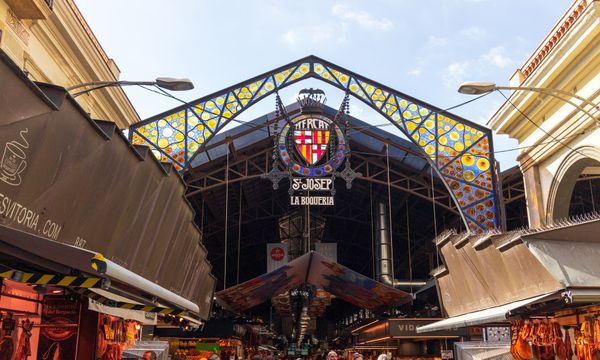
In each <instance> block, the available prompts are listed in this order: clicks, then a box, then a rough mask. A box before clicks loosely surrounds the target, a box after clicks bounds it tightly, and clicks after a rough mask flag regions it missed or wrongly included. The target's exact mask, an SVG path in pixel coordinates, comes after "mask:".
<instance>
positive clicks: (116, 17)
mask: <svg viewBox="0 0 600 360" xmlns="http://www.w3.org/2000/svg"><path fill="white" fill-rule="evenodd" d="M75 2H76V4H77V6H78V7H79V9H80V11H81V12H82V14H83V16H84V17H85V19H86V20H87V22H88V23H89V25H90V27H91V29H92V31H93V32H94V34H95V35H96V37H97V38H98V40H99V42H100V44H101V45H102V47H103V48H104V50H105V51H106V53H107V54H108V56H109V57H110V58H113V59H114V60H115V62H116V63H117V65H118V66H119V68H120V70H121V77H120V78H121V79H122V80H152V79H154V78H156V77H160V76H169V77H183V78H189V79H191V80H192V81H193V82H194V85H195V88H194V89H193V90H190V91H186V92H177V93H173V95H176V96H177V97H178V98H180V99H182V100H183V101H191V100H194V99H197V98H200V97H202V96H204V95H208V94H210V93H213V92H215V91H218V90H220V89H224V88H226V87H228V86H231V85H233V84H236V83H238V82H241V81H243V80H246V79H249V78H251V77H253V76H255V75H258V74H261V73H263V72H266V71H269V70H272V69H274V68H276V67H279V66H281V65H284V64H287V63H289V62H292V61H294V60H297V59H300V58H302V57H304V56H307V55H316V56H319V57H321V58H323V59H325V60H328V61H330V62H332V63H334V64H337V65H339V66H341V67H344V68H346V69H348V70H351V71H354V72H356V73H358V74H360V75H363V76H365V77H367V78H370V79H373V80H375V81H377V82H380V83H382V84H384V85H387V86H389V87H391V88H393V89H395V90H398V91H400V92H403V93H405V94H407V95H410V96H412V97H415V98H417V99H421V100H423V101H425V102H427V103H430V104H432V105H435V106H437V107H439V108H442V109H445V108H448V107H451V106H454V105H456V104H460V103H462V102H465V101H467V100H470V99H471V97H470V96H469V95H463V94H459V93H457V91H456V90H457V88H458V86H459V84H460V83H462V82H464V81H492V82H495V83H497V84H498V85H508V81H509V78H510V76H511V75H512V74H513V73H514V72H515V70H516V69H518V68H519V67H521V66H522V65H523V63H524V61H525V60H526V59H527V58H528V57H529V55H530V54H531V53H532V52H533V51H534V50H535V48H536V47H537V46H538V44H539V43H540V42H541V41H542V40H543V38H544V37H545V36H546V34H547V33H548V32H549V31H550V30H551V29H552V27H553V26H554V25H555V24H556V22H557V21H558V20H559V18H560V17H561V16H562V14H563V13H564V12H565V11H566V10H567V8H568V7H569V5H570V4H571V2H570V1H566V0H519V1H515V0H371V1H358V0H346V1H342V0H337V1H325V0H321V1H317V0H304V1H284V0H280V1H276V0H255V1H248V0H246V1H238V0H228V1H216V0H215V1H202V0H127V1H123V0H75ZM306 87H318V88H321V89H323V90H324V91H325V92H326V95H327V99H328V102H327V104H328V105H329V106H331V107H334V108H338V107H339V104H340V102H341V99H342V97H343V93H342V92H341V91H340V90H338V89H336V88H333V87H331V86H329V85H326V84H325V83H323V82H320V81H317V80H306V81H302V82H300V83H298V84H295V85H293V86H291V87H289V88H286V89H284V90H283V91H281V92H280V94H281V97H282V100H283V102H284V103H285V104H286V105H287V104H290V103H292V102H293V101H295V97H296V94H297V93H298V91H299V90H300V89H303V88H306ZM126 92H127V94H128V95H129V97H130V99H131V101H132V103H133V105H134V107H135V108H136V110H137V112H138V113H139V115H140V117H141V118H142V119H145V118H148V117H151V116H152V115H155V114H158V113H161V112H163V111H166V110H168V109H171V108H173V107H176V106H178V105H179V104H180V103H179V102H177V101H176V100H174V99H170V98H167V97H163V96H160V95H158V94H154V93H152V92H149V91H147V90H144V89H140V88H126ZM503 100H504V98H502V96H501V95H500V94H497V93H492V94H490V95H488V96H486V97H484V98H481V99H478V100H477V101H474V102H472V103H470V104H467V105H465V106H462V107H459V108H457V109H455V110H452V112H453V113H454V114H456V115H459V116H462V117H464V118H466V119H469V120H472V121H475V122H477V123H480V124H482V125H485V124H486V123H487V121H488V120H489V119H490V117H491V116H492V115H493V114H494V112H495V111H496V110H497V109H498V108H499V107H500V105H501V104H502V103H503ZM274 109H275V100H274V99H273V97H269V98H266V99H265V100H262V101H261V102H259V103H258V104H257V105H255V106H253V107H252V108H250V109H249V110H248V111H246V112H244V113H243V114H241V115H240V117H239V120H242V121H249V120H252V119H254V118H256V117H259V116H261V115H263V114H265V113H268V112H271V111H273V110H274ZM350 113H351V115H353V116H355V117H358V118H360V119H362V120H365V121H367V122H369V123H370V124H373V125H379V124H386V123H387V120H385V119H384V118H383V117H382V116H380V115H378V114H377V113H375V112H374V111H373V110H371V109H370V108H368V107H367V106H366V105H364V104H363V103H361V102H360V101H358V100H356V99H352V100H351V107H350ZM382 128H383V129H385V130H388V131H391V132H393V133H398V130H396V129H395V128H393V127H392V126H385V127H382ZM517 146H518V144H517V143H516V141H514V140H512V139H508V137H506V136H498V135H495V136H494V147H495V149H496V151H500V152H498V153H497V154H496V158H497V159H498V160H499V161H500V167H501V170H505V169H508V168H510V167H512V166H514V165H516V161H515V159H516V157H517V155H518V151H505V150H511V149H516V148H517Z"/></svg>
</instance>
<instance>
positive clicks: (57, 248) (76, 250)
mask: <svg viewBox="0 0 600 360" xmlns="http://www.w3.org/2000/svg"><path fill="white" fill-rule="evenodd" d="M0 251H2V252H4V253H7V254H10V255H12V256H15V257H21V258H23V251H25V252H27V253H29V254H31V255H34V257H36V258H41V259H45V260H50V261H52V262H54V263H57V264H62V265H64V266H66V267H68V268H72V269H76V270H78V271H81V272H83V273H87V274H94V275H95V276H98V275H99V274H98V273H96V272H95V271H94V270H93V269H92V258H93V257H94V256H96V255H97V253H95V252H93V251H90V250H86V249H82V248H80V247H76V246H71V245H67V244H63V243H60V242H58V241H53V240H49V239H44V238H42V237H40V236H35V235H32V234H28V233H25V232H22V231H19V230H15V229H11V228H7V227H4V226H1V225H0ZM105 262H106V263H107V264H106V265H107V266H106V271H105V273H104V274H102V276H104V277H106V278H109V279H111V280H112V281H113V282H115V281H116V282H119V283H122V284H126V285H129V286H133V287H134V288H136V289H138V290H141V291H143V292H145V293H147V294H151V295H153V296H156V297H158V298H160V299H162V300H164V301H167V302H169V303H171V304H174V305H175V306H178V307H181V308H183V309H185V310H187V311H190V312H192V313H194V314H198V312H199V308H198V305H196V304H195V303H193V302H191V301H189V300H187V299H185V298H183V297H181V296H179V295H178V294H176V293H173V292H172V291H169V290H167V289H165V288H163V287H161V286H159V285H157V284H155V283H153V282H151V281H149V280H147V279H145V278H143V277H141V276H139V275H137V274H135V273H133V272H132V271H130V270H127V269H126V268H124V267H122V266H120V265H118V264H115V263H113V262H112V261H108V260H105ZM104 293H107V292H106V291H105V292H104ZM109 294H110V293H109ZM112 296H118V295H116V294H113V295H112ZM106 297H108V298H110V296H106ZM113 300H114V299H113ZM115 301H116V300H115ZM119 301H121V300H119ZM124 302H130V303H131V301H124ZM195 321H197V320H195Z"/></svg>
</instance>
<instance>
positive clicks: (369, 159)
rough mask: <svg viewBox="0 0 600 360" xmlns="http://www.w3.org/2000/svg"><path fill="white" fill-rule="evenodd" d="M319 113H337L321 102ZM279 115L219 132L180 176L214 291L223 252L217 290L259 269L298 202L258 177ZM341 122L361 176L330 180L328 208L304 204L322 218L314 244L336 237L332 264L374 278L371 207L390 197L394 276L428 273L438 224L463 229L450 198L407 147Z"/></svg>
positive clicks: (267, 161) (266, 164)
mask: <svg viewBox="0 0 600 360" xmlns="http://www.w3.org/2000/svg"><path fill="white" fill-rule="evenodd" d="M286 111H287V113H288V114H289V116H294V114H296V113H298V112H299V111H300V106H299V105H298V104H293V105H290V106H288V107H287V108H286ZM324 111H325V113H328V114H329V115H334V114H335V112H336V110H334V109H332V108H329V107H325V109H324ZM281 121H283V119H279V118H277V117H276V115H275V113H270V114H267V115H265V116H262V117H260V118H258V119H255V120H253V121H249V122H247V123H245V124H243V125H240V126H238V127H236V128H233V129H231V130H229V131H225V132H223V133H221V134H218V135H217V136H215V137H214V138H213V139H212V141H211V144H210V145H209V146H206V148H204V149H203V150H202V151H201V152H199V153H198V154H197V156H196V158H195V159H194V161H193V164H192V168H191V169H190V170H189V171H188V172H186V174H185V180H186V183H187V184H188V193H187V197H188V200H189V201H190V202H191V204H192V206H193V207H194V208H195V210H196V223H197V224H198V226H199V227H200V228H201V230H202V231H203V234H204V237H203V243H204V245H205V246H206V247H207V249H208V254H209V258H210V260H211V263H212V264H213V273H214V274H215V276H216V277H217V278H218V279H220V280H219V282H218V285H217V289H223V286H224V285H223V279H224V269H225V266H224V259H225V257H227V267H226V271H227V283H226V286H225V287H231V286H234V285H236V284H239V283H242V282H244V281H247V280H249V279H251V278H254V277H257V276H260V275H262V274H264V273H266V251H265V244H266V243H274V242H279V241H280V240H281V239H280V238H279V236H280V234H279V220H280V219H281V218H283V217H286V216H288V215H290V214H293V213H295V212H296V211H298V209H301V208H302V207H297V206H291V205H290V204H289V202H290V200H289V194H288V191H287V189H288V184H287V183H285V182H286V181H287V180H284V181H283V182H282V183H281V184H280V188H279V189H278V190H274V189H273V187H272V183H271V182H270V181H269V180H266V179H263V178H261V175H263V174H266V173H268V171H269V170H270V169H271V166H272V162H273V158H272V155H273V135H274V134H273V131H272V129H273V124H274V123H276V122H281ZM349 127H350V128H349V132H348V138H349V142H350V147H351V149H352V152H351V153H352V156H351V159H350V163H351V167H352V168H353V169H354V170H355V171H357V172H361V173H362V175H361V176H359V177H357V178H356V179H355V180H354V182H353V183H352V188H351V189H346V187H345V183H344V182H343V180H341V179H337V180H336V181H337V182H339V183H338V184H337V186H336V189H337V192H336V194H335V203H336V205H335V206H311V207H310V214H311V216H315V217H321V218H323V219H325V227H324V229H323V230H321V231H320V233H322V238H321V240H320V241H323V242H336V243H337V244H338V246H337V247H338V262H339V263H340V264H342V265H344V266H347V267H349V268H350V269H352V270H354V271H357V272H359V273H361V274H363V275H365V276H368V277H371V278H373V277H374V275H375V269H374V267H375V259H374V254H375V251H374V229H373V221H372V220H373V217H374V214H373V212H374V211H375V209H374V206H375V204H376V202H377V201H385V202H386V203H387V202H388V195H389V196H391V200H392V201H391V203H392V208H391V210H392V211H391V213H392V218H393V219H394V221H393V226H392V235H393V241H394V259H395V269H397V271H396V272H397V273H398V274H401V275H399V277H405V278H408V277H409V273H410V272H411V266H410V265H412V273H413V277H414V278H415V279H418V278H420V279H426V278H428V277H429V271H430V270H432V269H433V268H435V267H436V266H437V259H436V256H435V248H434V246H433V243H432V242H431V239H433V238H434V237H435V235H436V233H437V231H440V232H441V231H442V230H443V229H444V228H448V227H451V228H461V226H463V223H462V221H461V218H460V215H459V211H458V209H457V208H456V205H455V203H454V202H453V201H452V198H451V197H450V195H449V194H448V192H447V190H446V188H445V187H444V185H443V183H442V181H441V179H440V178H439V177H438V176H437V175H436V173H435V172H432V170H431V168H430V166H429V163H428V162H427V161H426V160H425V159H424V158H423V157H422V155H421V154H420V152H419V150H418V148H417V147H416V146H415V145H413V144H411V143H410V142H409V141H407V140H405V139H402V138H400V137H398V136H395V135H393V134H390V133H388V132H386V131H384V130H381V129H378V128H376V127H372V126H369V125H368V124H367V123H365V122H363V121H360V120H359V119H356V118H353V117H349ZM386 144H387V145H386ZM386 146H387V147H388V148H387V153H389V176H390V182H389V184H390V186H389V189H388V186H387V184H388V182H387V171H388V164H387V162H388V157H387V156H386ZM227 169H229V170H227ZM431 174H433V178H432V177H431ZM227 180H228V181H227ZM227 183H228V184H229V185H228V186H226V185H227ZM388 190H389V193H388ZM434 205H435V209H434ZM434 211H435V220H434ZM407 213H408V216H407ZM436 226H437V229H436ZM225 229H227V231H225ZM463 229H464V228H463ZM226 244H227V245H226ZM409 246H410V249H411V250H410V251H411V259H410V262H411V264H409V259H408V256H407V255H408V247H409ZM226 248H227V250H225V249H226ZM238 256H239V259H238ZM238 264H239V266H238Z"/></svg>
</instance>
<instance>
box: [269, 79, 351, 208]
mask: <svg viewBox="0 0 600 360" xmlns="http://www.w3.org/2000/svg"><path fill="white" fill-rule="evenodd" d="M298 103H300V106H301V114H300V115H298V116H296V117H294V118H292V119H287V116H285V111H284V108H283V106H282V105H281V104H279V103H278V107H279V108H278V113H280V114H284V117H285V118H286V119H287V122H286V123H285V125H284V126H283V127H282V129H281V131H278V134H277V137H276V142H275V144H274V146H275V149H274V153H275V154H276V159H275V161H274V162H273V170H271V172H270V173H269V174H267V175H265V176H264V177H266V178H269V180H271V181H272V182H273V188H274V189H277V188H278V187H279V181H280V180H281V179H283V178H285V177H287V178H288V179H289V181H290V188H289V194H290V205H296V206H307V205H317V206H322V205H323V206H333V205H335V200H334V195H335V178H336V177H342V178H344V179H345V180H346V186H347V187H348V188H350V187H351V184H352V180H354V178H355V177H356V176H360V174H358V173H355V172H354V171H352V169H351V168H350V164H349V162H348V160H347V157H348V154H349V150H350V149H349V143H348V141H347V136H346V132H347V130H348V124H347V116H348V114H347V113H346V109H347V103H348V96H346V98H344V100H343V103H342V106H341V107H340V110H339V111H338V113H337V114H336V115H335V117H333V118H330V117H328V116H327V115H326V114H325V112H324V110H323V109H324V105H325V93H324V92H323V91H322V90H319V89H312V88H311V89H304V90H302V91H300V94H299V97H298ZM344 162H345V163H346V168H345V170H344V173H343V174H342V173H340V172H338V169H339V168H340V167H341V165H342V164H344Z"/></svg>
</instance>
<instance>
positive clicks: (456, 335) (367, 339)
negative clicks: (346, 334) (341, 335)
mask: <svg viewBox="0 0 600 360" xmlns="http://www.w3.org/2000/svg"><path fill="white" fill-rule="evenodd" d="M438 320H439V319H429V318H400V319H387V320H381V321H378V322H376V323H372V324H370V325H368V326H366V327H363V328H360V329H359V330H358V331H356V332H355V333H354V335H356V336H355V339H356V342H355V345H354V346H353V347H352V349H350V351H348V353H349V354H350V355H351V354H352V352H353V351H358V352H360V353H362V354H363V355H364V356H365V359H368V358H373V359H376V358H377V355H379V354H381V353H382V352H385V353H390V354H392V355H393V356H394V357H395V358H397V359H419V358H442V354H445V353H446V350H448V349H452V345H453V343H454V342H455V341H459V340H461V339H464V338H466V337H467V336H468V333H467V329H458V330H456V329H449V330H441V331H435V332H431V333H428V334H419V333H417V327H419V326H424V325H428V324H431V323H434V322H436V321H438Z"/></svg>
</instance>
